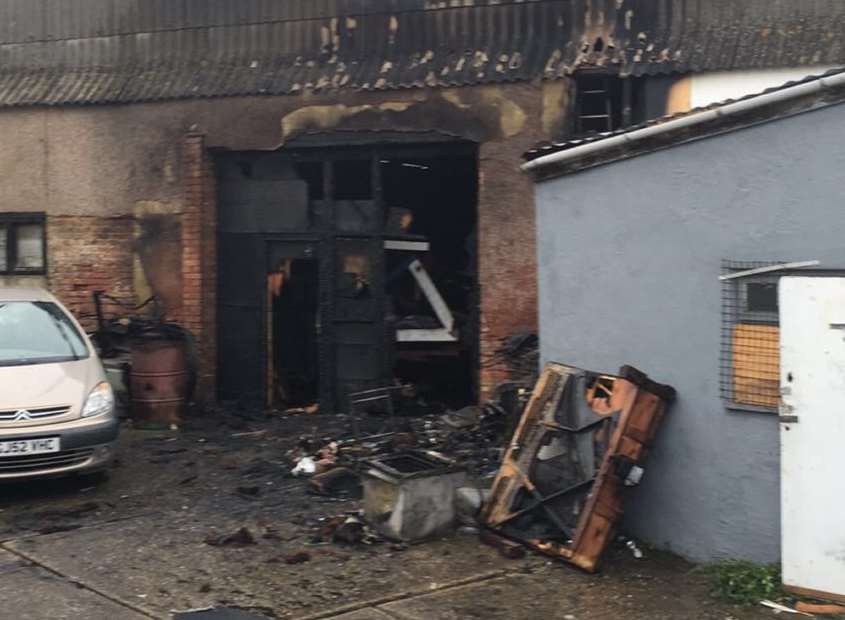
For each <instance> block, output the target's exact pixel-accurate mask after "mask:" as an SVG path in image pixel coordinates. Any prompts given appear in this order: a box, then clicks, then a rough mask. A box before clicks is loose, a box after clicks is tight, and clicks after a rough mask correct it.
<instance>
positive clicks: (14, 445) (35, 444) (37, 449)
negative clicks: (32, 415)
mask: <svg viewBox="0 0 845 620" xmlns="http://www.w3.org/2000/svg"><path fill="white" fill-rule="evenodd" d="M60 449H61V448H60V446H59V438H58V437H45V438H44V439H19V440H16V441H0V458H3V457H4V456H26V455H27V454H47V453H49V452H58V451H59V450H60Z"/></svg>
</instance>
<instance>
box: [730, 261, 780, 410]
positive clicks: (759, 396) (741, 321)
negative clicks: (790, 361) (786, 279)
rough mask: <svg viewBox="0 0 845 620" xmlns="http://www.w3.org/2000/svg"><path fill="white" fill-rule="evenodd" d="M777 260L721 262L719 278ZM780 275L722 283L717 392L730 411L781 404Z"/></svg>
mask: <svg viewBox="0 0 845 620" xmlns="http://www.w3.org/2000/svg"><path fill="white" fill-rule="evenodd" d="M779 264H782V263H779V262H777V261H768V262H762V261H761V262H738V261H723V263H722V274H723V276H724V275H731V274H741V273H742V272H746V271H750V270H755V269H759V268H764V267H771V266H773V265H779ZM782 275H783V273H781V272H768V273H761V274H749V275H744V276H741V277H735V278H731V279H726V280H723V281H722V335H721V362H720V367H721V372H720V381H719V387H720V392H721V396H722V399H723V400H724V401H725V403H726V404H727V405H728V406H729V407H734V408H739V409H751V410H758V409H759V410H763V411H776V410H777V406H778V401H779V399H780V389H779V380H780V327H779V317H778V294H777V286H778V279H779V277H780V276H782Z"/></svg>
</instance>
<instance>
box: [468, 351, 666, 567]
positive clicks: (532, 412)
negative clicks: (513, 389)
mask: <svg viewBox="0 0 845 620" xmlns="http://www.w3.org/2000/svg"><path fill="white" fill-rule="evenodd" d="M674 396H675V391H674V389H672V388H671V387H669V386H666V385H661V384H658V383H655V382H653V381H651V380H650V379H649V378H648V377H647V376H646V375H644V374H643V373H641V372H640V371H638V370H636V369H634V368H632V367H630V366H623V367H622V369H620V372H619V376H613V375H603V374H597V373H593V372H589V371H584V370H580V369H578V368H573V367H570V366H563V365H561V364H548V365H547V366H546V368H545V369H544V371H543V373H542V375H541V376H540V379H539V380H538V382H537V384H536V386H535V388H534V392H533V394H532V396H531V400H530V401H529V402H528V405H527V406H526V408H525V411H524V413H523V415H522V419H521V420H520V423H519V426H518V427H517V430H516V433H515V434H514V436H513V440H512V442H511V445H510V447H509V448H508V450H507V452H506V454H505V457H504V460H503V463H502V467H501V469H500V470H499V473H498V475H497V476H496V480H495V482H494V484H493V489H492V496H491V498H490V501H489V502H488V504H487V506H486V508H485V510H484V513H483V518H482V520H483V523H484V524H485V526H486V527H487V528H490V529H491V530H494V531H495V532H497V533H498V534H501V535H503V536H506V537H508V538H511V539H514V540H518V541H520V542H522V543H523V544H526V545H528V546H529V547H531V548H533V549H535V550H537V551H540V552H542V553H545V554H548V555H551V556H554V557H558V558H561V559H563V560H566V561H569V562H571V563H573V564H575V565H576V566H578V567H580V568H582V569H584V570H586V571H589V572H593V571H595V570H596V569H597V568H598V564H599V560H600V557H601V554H602V551H603V550H604V549H605V548H606V546H607V544H608V543H609V542H610V541H611V540H612V538H613V535H614V531H615V528H616V525H617V524H618V522H619V520H620V519H621V517H622V512H623V502H624V491H625V488H626V486H632V485H635V484H636V483H638V482H639V477H640V475H641V473H642V469H641V468H640V464H641V463H642V461H643V460H644V458H645V456H646V453H647V451H648V446H649V445H650V444H651V442H652V440H653V439H654V436H655V433H656V431H657V428H658V426H659V425H660V421H661V419H662V417H663V413H664V411H665V408H666V405H667V404H668V403H669V402H671V401H672V400H673V399H674Z"/></svg>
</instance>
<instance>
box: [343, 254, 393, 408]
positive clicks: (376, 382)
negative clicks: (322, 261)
mask: <svg viewBox="0 0 845 620" xmlns="http://www.w3.org/2000/svg"><path fill="white" fill-rule="evenodd" d="M383 248H384V244H383V242H382V241H381V240H380V239H379V238H375V239H373V238H337V239H336V240H335V272H334V273H335V278H334V281H335V282H334V304H333V306H334V308H333V321H332V328H333V331H334V334H333V337H334V345H335V373H336V374H335V377H336V388H335V389H336V403H337V406H338V408H340V409H341V410H345V408H347V406H348V402H347V396H348V395H349V394H350V393H352V392H357V391H361V390H366V389H370V388H375V387H380V386H381V385H382V384H383V383H384V381H385V368H384V363H385V357H384V350H385V346H386V344H387V343H386V341H385V339H386V335H385V331H384V323H383V309H382V304H383V291H384V280H383V264H382V260H381V255H382V251H383Z"/></svg>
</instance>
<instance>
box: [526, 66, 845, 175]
mask: <svg viewBox="0 0 845 620" xmlns="http://www.w3.org/2000/svg"><path fill="white" fill-rule="evenodd" d="M843 73H845V69H832V70H830V71H826V72H825V73H822V74H819V75H808V76H807V77H805V78H803V79H800V80H794V81H791V82H786V83H784V84H781V85H779V86H774V87H772V88H767V89H765V90H763V91H761V92H759V93H751V94H749V95H745V96H744V97H737V98H735V99H724V100H723V101H716V102H714V103H711V104H708V105H706V106H700V107H697V108H692V109H690V110H686V111H684V112H678V113H676V114H667V115H665V116H661V117H658V118H655V119H650V120H647V121H645V122H642V123H638V124H636V125H632V126H630V127H625V128H622V129H616V130H614V131H604V132H599V133H594V134H590V135H587V136H580V137H578V138H572V139H568V140H562V141H556V142H542V143H540V144H537V145H536V146H535V147H533V148H531V149H529V150H528V151H526V152H525V153H524V154H523V158H524V159H525V160H526V161H531V160H534V159H538V158H540V157H543V156H545V155H551V154H552V153H557V152H559V151H568V150H569V149H573V148H575V147H577V146H583V145H585V144H590V143H592V142H600V141H602V140H606V139H608V138H612V137H613V136H620V135H622V134H626V133H629V132H632V131H637V130H638V129H644V128H646V127H655V126H659V125H665V124H666V123H668V122H669V121H673V120H677V119H680V118H683V117H685V116H694V115H696V114H698V113H700V112H704V111H706V110H713V109H715V108H720V107H723V106H726V105H728V104H730V103H736V102H737V101H747V100H750V99H756V98H757V97H760V96H761V95H766V94H769V93H775V92H778V91H781V90H786V89H789V88H792V87H793V86H797V85H799V84H808V83H810V82H816V81H818V80H819V79H820V78H823V77H827V76H832V75H839V74H843Z"/></svg>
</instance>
